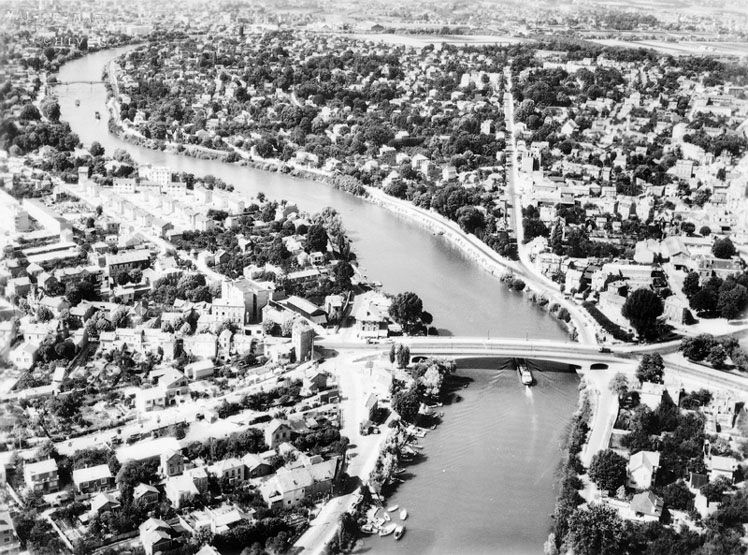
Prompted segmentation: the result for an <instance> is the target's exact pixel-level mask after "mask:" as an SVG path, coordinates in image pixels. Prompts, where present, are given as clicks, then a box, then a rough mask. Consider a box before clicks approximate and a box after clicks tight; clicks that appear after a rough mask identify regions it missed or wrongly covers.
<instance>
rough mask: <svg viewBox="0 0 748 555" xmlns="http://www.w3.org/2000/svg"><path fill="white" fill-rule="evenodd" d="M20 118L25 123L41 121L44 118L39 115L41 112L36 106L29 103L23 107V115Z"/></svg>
mask: <svg viewBox="0 0 748 555" xmlns="http://www.w3.org/2000/svg"><path fill="white" fill-rule="evenodd" d="M18 117H19V119H21V120H24V121H31V120H40V119H41V117H42V116H41V114H40V113H39V110H37V108H36V106H34V105H33V104H31V103H29V104H24V105H23V108H21V113H20V115H19V116H18Z"/></svg>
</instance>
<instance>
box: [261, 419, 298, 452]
mask: <svg viewBox="0 0 748 555" xmlns="http://www.w3.org/2000/svg"><path fill="white" fill-rule="evenodd" d="M292 434H293V429H292V428H291V427H290V426H289V425H288V423H287V422H286V421H284V420H278V419H273V420H271V421H270V422H269V423H268V425H267V427H266V428H265V445H267V446H268V447H269V448H270V449H275V448H276V447H277V446H278V445H280V444H281V443H283V442H285V441H290V440H291V435H292Z"/></svg>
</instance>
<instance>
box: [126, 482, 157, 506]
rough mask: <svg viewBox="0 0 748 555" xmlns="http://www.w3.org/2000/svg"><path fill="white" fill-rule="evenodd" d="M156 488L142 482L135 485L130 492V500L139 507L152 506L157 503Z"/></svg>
mask: <svg viewBox="0 0 748 555" xmlns="http://www.w3.org/2000/svg"><path fill="white" fill-rule="evenodd" d="M158 497H159V495H158V490H157V489H156V488H154V487H153V486H149V485H148V484H143V483H142V482H141V483H140V484H138V485H137V486H135V489H134V490H133V492H132V500H133V502H135V503H137V504H138V505H140V506H141V507H153V506H154V505H158Z"/></svg>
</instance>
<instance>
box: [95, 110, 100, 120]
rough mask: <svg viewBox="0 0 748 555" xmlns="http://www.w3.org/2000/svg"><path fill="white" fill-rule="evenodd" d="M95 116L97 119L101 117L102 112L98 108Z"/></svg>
mask: <svg viewBox="0 0 748 555" xmlns="http://www.w3.org/2000/svg"><path fill="white" fill-rule="evenodd" d="M94 117H95V118H96V119H101V114H100V113H99V111H98V110H97V111H96V113H95V114H94Z"/></svg>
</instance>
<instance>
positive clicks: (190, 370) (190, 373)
mask: <svg viewBox="0 0 748 555" xmlns="http://www.w3.org/2000/svg"><path fill="white" fill-rule="evenodd" d="M224 331H228V330H224ZM214 369H215V367H214V365H213V361H211V360H209V359H204V360H196V361H195V362H191V363H189V364H188V365H187V366H185V367H184V375H185V376H187V377H188V378H189V379H191V380H202V379H203V378H208V377H210V376H212V375H213V370H214Z"/></svg>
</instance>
